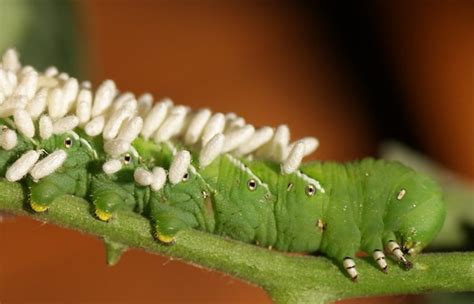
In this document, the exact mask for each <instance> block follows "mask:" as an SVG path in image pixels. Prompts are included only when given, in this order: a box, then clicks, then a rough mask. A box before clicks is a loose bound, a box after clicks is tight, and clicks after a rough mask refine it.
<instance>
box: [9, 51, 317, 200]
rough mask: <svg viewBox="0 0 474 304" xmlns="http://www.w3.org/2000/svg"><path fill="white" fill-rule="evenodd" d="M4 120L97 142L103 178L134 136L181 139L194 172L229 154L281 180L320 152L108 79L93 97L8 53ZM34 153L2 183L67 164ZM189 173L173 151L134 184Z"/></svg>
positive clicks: (140, 172)
mask: <svg viewBox="0 0 474 304" xmlns="http://www.w3.org/2000/svg"><path fill="white" fill-rule="evenodd" d="M9 116H12V117H13V121H14V123H15V126H16V129H17V132H20V133H21V134H22V135H23V136H25V137H27V138H31V139H32V140H34V138H35V136H39V137H40V138H41V139H47V138H49V137H50V136H52V135H54V134H62V133H65V132H70V131H72V130H73V129H74V128H76V127H80V128H82V129H84V131H85V133H86V134H87V135H89V136H99V135H102V137H103V139H104V151H105V152H106V153H107V154H108V155H109V156H110V157H111V159H110V160H108V161H107V162H105V163H104V165H103V170H104V172H105V173H107V174H113V173H116V172H117V171H119V170H120V169H121V168H122V162H121V161H120V160H119V157H120V156H121V155H123V154H124V153H127V152H128V151H129V150H130V149H131V143H132V142H133V141H134V140H135V139H136V138H137V137H138V136H142V137H143V138H145V139H150V140H153V141H154V142H156V143H162V142H169V141H170V140H175V139H177V140H181V141H182V142H183V143H184V144H185V145H187V146H189V147H192V148H193V149H198V150H200V155H199V160H198V163H199V167H200V168H204V167H206V166H208V165H209V164H210V163H212V161H213V160H214V159H216V158H217V157H219V155H221V154H224V153H230V154H233V155H234V156H238V157H257V158H263V159H271V160H274V161H277V162H279V163H281V168H282V173H284V174H290V173H293V172H295V171H296V170H297V169H298V167H299V165H300V164H301V162H302V159H303V158H304V157H305V156H307V155H309V154H311V153H312V152H314V151H315V150H316V149H317V147H318V145H319V143H318V140H317V139H316V138H312V137H307V138H303V139H301V140H297V141H295V142H292V143H290V131H289V129H288V127H287V126H286V125H280V126H278V127H277V128H272V127H268V126H264V127H261V128H255V127H254V126H253V125H251V124H248V123H246V122H245V120H244V119H243V118H242V117H239V116H237V115H236V114H234V113H227V114H223V113H212V112H211V111H210V110H209V109H200V110H195V111H192V110H191V109H190V108H189V107H186V106H183V105H175V104H174V103H173V102H172V101H171V100H170V99H169V98H164V99H163V100H161V101H159V102H154V100H153V97H152V96H151V95H150V94H148V93H147V94H143V95H141V96H140V97H138V98H136V97H135V95H134V94H132V93H130V92H119V90H118V89H117V86H116V85H115V83H114V82H113V81H112V80H105V81H104V82H103V83H102V84H100V85H99V86H98V87H97V89H96V90H95V91H93V90H92V89H91V84H90V82H88V81H84V82H82V83H79V82H78V80H77V79H75V78H72V77H69V75H67V74H66V73H59V71H58V70H57V68H55V67H50V68H48V69H46V70H45V71H44V72H43V73H40V72H37V71H36V70H35V69H34V68H32V67H30V66H24V67H22V66H21V64H20V61H19V58H18V54H17V53H16V51H15V50H13V49H9V50H7V51H6V52H5V54H4V55H3V57H2V62H1V65H0V117H1V118H5V117H9ZM36 121H37V123H35V122H36ZM35 126H37V128H38V130H36V128H35ZM16 144H17V134H16V132H15V131H14V130H10V129H8V128H6V129H4V130H1V135H0V145H1V147H2V148H3V149H5V150H9V149H12V148H14V147H15V146H16ZM30 152H31V151H30ZM36 153H37V154H33V153H29V154H27V153H26V154H25V155H23V156H22V157H20V158H19V159H18V160H17V162H19V163H17V162H15V163H14V165H12V166H11V168H10V169H11V170H13V171H9V174H8V176H9V177H7V178H8V179H9V180H12V181H15V180H19V179H21V178H22V177H23V176H25V175H26V174H28V173H30V174H32V175H34V176H33V177H34V179H40V178H42V177H44V176H47V175H48V174H51V173H52V172H54V171H55V170H56V169H57V168H59V167H60V166H61V165H62V163H64V161H65V158H66V153H65V152H64V151H63V152H57V153H56V152H54V153H52V154H51V155H49V156H47V157H45V158H44V159H42V160H39V158H40V154H39V152H36ZM35 157H36V159H35ZM38 161H39V162H38ZM48 166H50V167H48ZM189 166H191V154H190V153H189V152H188V151H186V150H184V151H180V152H176V154H175V156H174V160H173V162H172V165H171V168H170V170H169V172H168V174H166V171H164V169H163V168H159V167H157V168H153V170H152V172H150V171H147V170H146V169H144V168H139V169H137V170H136V172H135V174H134V177H135V181H136V182H137V183H138V184H140V185H144V186H150V187H151V188H152V189H153V190H156V189H160V188H161V187H162V186H163V184H164V182H165V181H166V175H167V176H168V179H169V181H170V182H171V183H172V184H176V183H178V182H180V181H181V180H182V179H183V177H184V176H185V174H186V172H187V170H188V168H189ZM10 169H9V170H10ZM15 170H17V171H15ZM163 174H164V175H163ZM163 178H164V179H163ZM156 191H157V190H156Z"/></svg>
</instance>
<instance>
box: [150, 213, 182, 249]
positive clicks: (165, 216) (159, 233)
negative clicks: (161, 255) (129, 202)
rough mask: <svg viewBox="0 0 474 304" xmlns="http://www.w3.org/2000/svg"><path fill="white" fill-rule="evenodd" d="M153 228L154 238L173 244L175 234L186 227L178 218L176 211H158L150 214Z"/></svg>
mask: <svg viewBox="0 0 474 304" xmlns="http://www.w3.org/2000/svg"><path fill="white" fill-rule="evenodd" d="M152 218H153V222H154V228H155V238H156V239H158V240H159V241H160V242H162V243H165V244H173V243H174V242H175V241H176V234H177V233H178V232H179V231H180V230H182V229H184V228H186V227H187V225H186V224H185V223H184V222H183V221H182V220H181V219H179V218H178V216H177V214H176V211H175V212H172V211H159V212H156V213H154V214H153V216H152Z"/></svg>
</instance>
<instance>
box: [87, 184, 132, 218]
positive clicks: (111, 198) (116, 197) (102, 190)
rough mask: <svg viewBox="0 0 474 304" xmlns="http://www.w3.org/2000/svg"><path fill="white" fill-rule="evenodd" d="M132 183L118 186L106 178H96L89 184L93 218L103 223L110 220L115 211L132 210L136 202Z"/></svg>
mask: <svg viewBox="0 0 474 304" xmlns="http://www.w3.org/2000/svg"><path fill="white" fill-rule="evenodd" d="M134 192H135V188H134V185H133V183H129V184H120V183H118V182H116V181H114V180H112V179H109V178H108V177H107V176H98V177H95V178H94V179H93V180H92V183H91V201H92V202H93V204H94V208H95V210H94V213H95V216H96V217H97V218H98V219H99V220H101V221H104V222H108V221H109V220H110V219H112V217H113V214H114V212H115V211H117V210H119V209H121V210H134V209H135V207H136V205H137V201H136V199H135V196H134Z"/></svg>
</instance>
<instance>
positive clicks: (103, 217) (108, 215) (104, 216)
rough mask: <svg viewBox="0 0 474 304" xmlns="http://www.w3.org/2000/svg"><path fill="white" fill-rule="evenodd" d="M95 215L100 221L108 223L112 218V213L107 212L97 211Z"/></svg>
mask: <svg viewBox="0 0 474 304" xmlns="http://www.w3.org/2000/svg"><path fill="white" fill-rule="evenodd" d="M95 215H96V216H97V217H98V218H99V220H101V221H104V222H107V221H108V220H110V219H111V218H112V213H110V212H105V211H102V210H99V209H95Z"/></svg>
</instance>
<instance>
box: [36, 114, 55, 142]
mask: <svg viewBox="0 0 474 304" xmlns="http://www.w3.org/2000/svg"><path fill="white" fill-rule="evenodd" d="M38 126H39V135H40V137H41V138H42V139H48V138H50V137H51V135H53V121H52V120H51V118H50V117H49V116H48V115H46V114H45V115H42V116H41V117H40V119H39V123H38Z"/></svg>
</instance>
